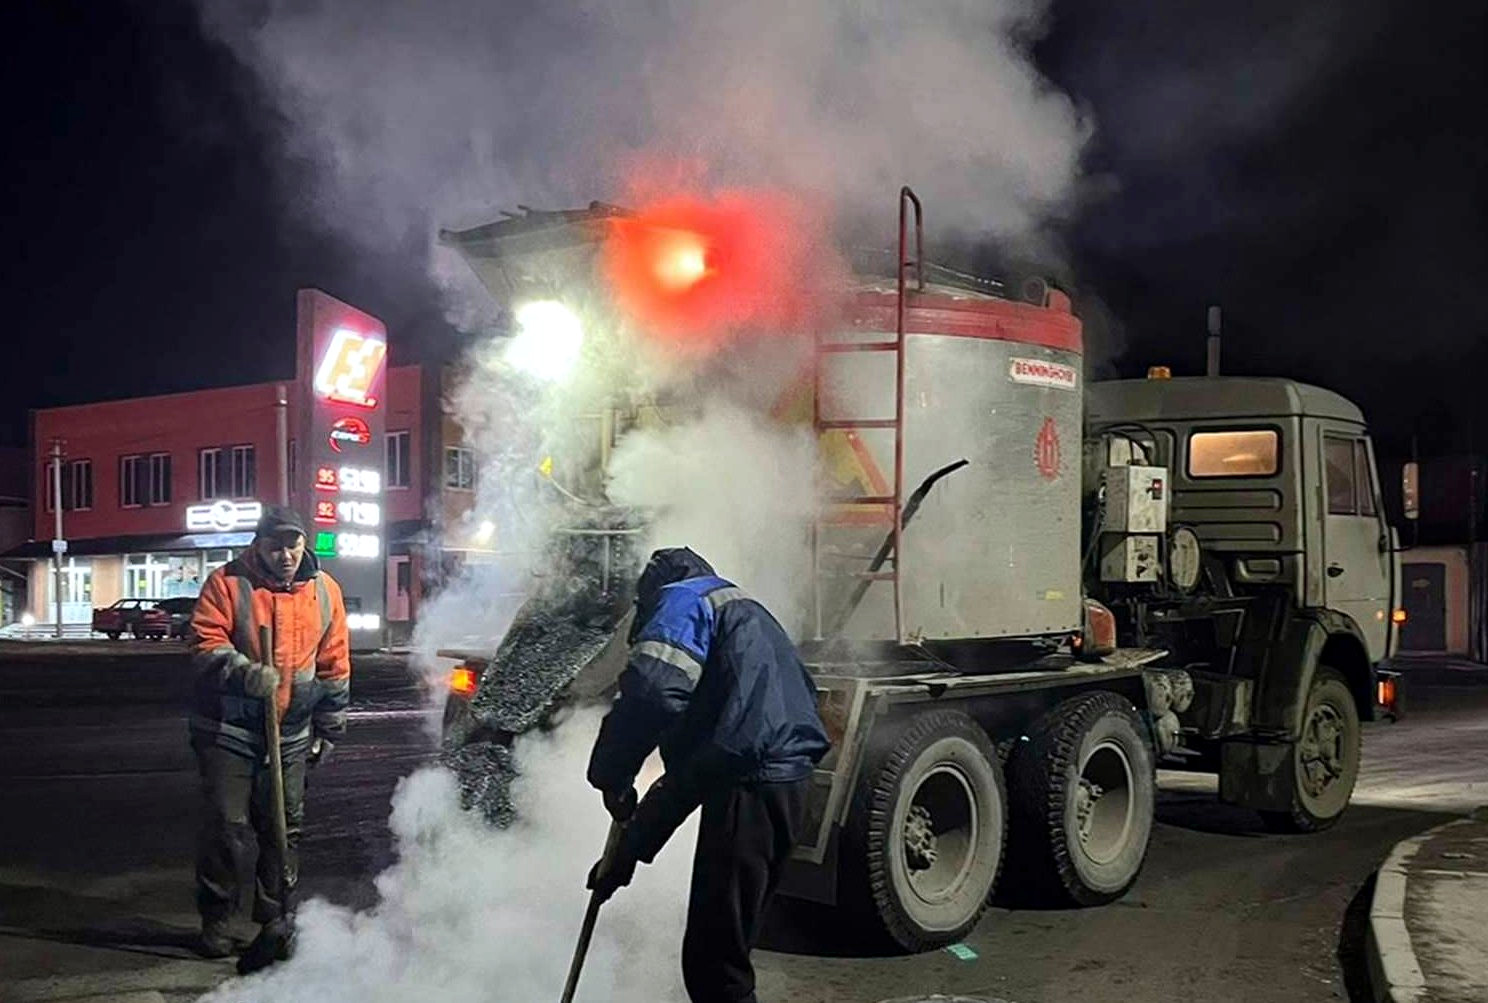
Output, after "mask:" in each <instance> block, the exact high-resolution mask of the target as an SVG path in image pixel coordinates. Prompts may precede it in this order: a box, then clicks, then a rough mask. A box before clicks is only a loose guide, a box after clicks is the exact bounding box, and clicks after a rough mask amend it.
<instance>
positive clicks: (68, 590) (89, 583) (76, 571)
mask: <svg viewBox="0 0 1488 1003" xmlns="http://www.w3.org/2000/svg"><path fill="white" fill-rule="evenodd" d="M62 601H63V602H64V603H87V604H90V605H91V604H92V602H93V562H92V561H91V560H89V559H88V558H86V557H84V558H77V557H69V558H68V559H67V563H66V564H63V565H62Z"/></svg>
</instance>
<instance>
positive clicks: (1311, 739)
mask: <svg viewBox="0 0 1488 1003" xmlns="http://www.w3.org/2000/svg"><path fill="white" fill-rule="evenodd" d="M1361 732H1362V729H1361V728H1360V726H1359V710H1358V706H1357V705H1356V704H1355V703H1354V695H1353V693H1351V692H1350V691H1349V688H1348V683H1346V682H1344V679H1343V676H1342V674H1341V673H1339V672H1338V671H1337V670H1336V669H1332V668H1329V667H1328V666H1326V665H1319V666H1318V667H1317V671H1316V672H1315V673H1313V677H1312V686H1311V687H1310V688H1309V689H1308V691H1307V706H1306V707H1305V708H1303V711H1302V734H1301V735H1300V736H1298V739H1297V742H1296V744H1295V745H1293V747H1292V764H1291V765H1292V769H1291V780H1292V806H1291V808H1290V809H1288V810H1286V811H1263V812H1261V819H1262V820H1263V821H1264V822H1265V823H1266V827H1267V828H1268V829H1271V830H1273V831H1275V832H1320V831H1322V830H1323V829H1326V828H1328V827H1329V826H1331V825H1332V824H1333V823H1334V822H1337V821H1338V819H1339V816H1341V815H1342V814H1343V810H1344V809H1345V808H1347V807H1348V803H1349V798H1351V797H1352V796H1353V793H1354V783H1355V782H1356V781H1357V780H1358V779H1359V739H1360V735H1361Z"/></svg>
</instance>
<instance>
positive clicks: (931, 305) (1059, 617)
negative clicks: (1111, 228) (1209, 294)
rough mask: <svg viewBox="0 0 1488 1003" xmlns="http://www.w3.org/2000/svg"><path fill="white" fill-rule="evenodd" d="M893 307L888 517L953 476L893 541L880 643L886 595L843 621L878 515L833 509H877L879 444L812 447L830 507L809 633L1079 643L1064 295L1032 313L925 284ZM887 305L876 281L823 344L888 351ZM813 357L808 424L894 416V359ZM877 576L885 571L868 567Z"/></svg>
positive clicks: (867, 435)
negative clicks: (1058, 637) (898, 446)
mask: <svg viewBox="0 0 1488 1003" xmlns="http://www.w3.org/2000/svg"><path fill="white" fill-rule="evenodd" d="M907 296H908V300H907V306H906V311H905V313H906V319H905V330H906V332H907V334H906V346H905V357H904V366H905V379H904V419H903V426H902V428H903V436H904V461H903V462H904V476H903V481H902V486H901V491H900V499H899V500H900V504H901V505H904V504H906V503H907V502H908V501H909V499H910V496H911V495H912V494H913V493H914V492H915V489H916V488H917V487H919V486H920V485H921V483H922V482H923V481H924V480H925V479H926V478H927V477H929V476H930V475H932V474H933V473H934V472H935V471H937V470H940V469H942V468H944V467H946V466H947V465H950V464H954V463H956V462H957V461H959V460H962V459H964V460H966V461H967V463H966V465H965V466H963V467H960V468H959V469H957V470H955V471H954V472H952V473H950V474H948V475H946V476H945V477H944V478H943V479H941V480H939V481H938V482H936V483H935V485H934V486H933V487H932V488H931V489H930V490H929V492H928V493H927V494H926V496H925V498H924V501H923V503H922V504H921V505H920V507H919V509H918V511H917V512H916V513H915V514H914V516H913V518H912V519H911V520H910V521H909V522H908V524H907V526H906V528H905V530H904V533H903V545H904V555H903V561H902V562H901V566H900V588H901V594H902V599H901V602H902V605H903V623H902V628H903V629H902V631H901V632H900V635H899V636H897V637H896V631H895V617H894V591H893V589H894V585H893V583H892V582H890V581H879V580H870V583H869V584H868V585H867V591H866V593H864V594H863V596H862V599H861V601H860V602H859V603H858V604H857V605H856V607H853V606H852V602H851V598H852V595H853V592H854V587H855V586H857V585H859V584H860V583H861V582H863V581H864V579H863V577H862V575H863V573H864V572H867V571H868V570H869V567H870V565H871V562H872V559H873V557H874V555H875V554H876V553H877V552H878V550H879V548H880V546H881V545H882V544H883V542H884V539H885V536H886V534H888V533H890V532H891V531H892V515H891V513H892V509H891V508H890V507H889V506H887V505H876V504H869V503H853V502H850V501H847V500H846V499H848V498H852V497H862V496H874V495H888V494H892V492H893V486H894V440H895V432H896V430H895V429H894V428H856V429H848V428H841V429H830V430H827V431H825V432H823V433H822V457H823V471H822V482H823V484H822V487H823V490H824V491H825V492H826V493H827V496H828V497H829V498H834V499H836V502H835V503H833V504H831V505H829V506H828V507H827V508H826V510H825V518H824V520H823V525H822V528H821V530H820V546H819V555H820V557H819V567H820V575H819V578H818V580H819V582H820V583H821V586H820V603H819V608H820V623H821V631H820V633H819V635H818V636H841V637H845V638H848V639H853V640H900V641H915V640H919V639H924V640H940V639H962V638H965V639H974V638H1004V637H1026V636H1032V635H1046V634H1061V633H1067V632H1070V631H1074V630H1078V629H1079V626H1080V608H1081V607H1080V552H1079V550H1080V484H1081V441H1082V424H1081V422H1082V418H1081V416H1082V407H1081V399H1082V396H1083V391H1084V386H1083V384H1084V374H1083V371H1082V343H1081V330H1080V322H1079V321H1078V320H1077V319H1076V318H1075V317H1074V316H1073V315H1072V314H1071V312H1070V306H1069V300H1068V298H1067V297H1066V296H1064V294H1062V293H1060V292H1058V291H1056V290H1051V291H1050V292H1049V293H1048V299H1047V301H1046V304H1045V305H1042V306H1037V305H1030V304H1027V303H1020V302H1014V301H1011V300H1007V299H1001V298H998V297H994V296H991V295H985V294H980V293H975V292H967V291H963V290H960V289H955V288H951V287H942V286H933V285H932V286H928V287H927V288H926V289H925V291H924V292H920V293H908V294H907ZM895 308H896V295H895V290H894V287H893V285H892V284H865V285H862V286H860V287H859V288H857V289H856V290H855V291H854V293H853V294H852V295H851V296H850V297H849V300H848V304H847V306H846V309H845V314H844V320H843V323H842V324H841V325H840V327H839V328H838V330H837V332H836V333H835V334H834V335H832V336H831V337H830V338H829V339H828V340H830V341H834V342H838V343H855V342H859V343H861V342H874V341H893V340H894V336H895V335H894V332H895V329H896V319H895ZM821 359H822V362H821V367H822V373H821V392H820V395H819V396H820V399H819V408H820V411H821V418H822V419H823V420H828V421H830V420H839V421H854V420H861V419H884V418H892V417H893V416H894V400H895V362H896V353H894V352H892V351H874V352H845V353H830V354H825V355H823V356H821ZM892 568H893V562H892V561H890V562H889V563H887V564H885V565H884V567H883V568H882V570H883V571H889V570H892ZM849 610H851V612H850V615H849V613H848V611H849ZM844 617H845V622H842V621H843V618H844ZM834 628H836V629H834Z"/></svg>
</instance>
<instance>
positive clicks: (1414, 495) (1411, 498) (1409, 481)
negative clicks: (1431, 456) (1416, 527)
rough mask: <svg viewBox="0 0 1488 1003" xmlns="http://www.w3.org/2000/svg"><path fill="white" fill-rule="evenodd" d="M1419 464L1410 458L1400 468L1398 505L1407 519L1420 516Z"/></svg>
mask: <svg viewBox="0 0 1488 1003" xmlns="http://www.w3.org/2000/svg"><path fill="white" fill-rule="evenodd" d="M1420 489H1421V465H1420V464H1419V463H1417V462H1416V461H1415V460H1411V461H1410V462H1409V463H1407V464H1405V465H1404V466H1402V467H1401V468H1400V505H1401V508H1402V509H1404V511H1405V517H1406V518H1407V519H1412V520H1414V519H1419V518H1420V517H1421V490H1420Z"/></svg>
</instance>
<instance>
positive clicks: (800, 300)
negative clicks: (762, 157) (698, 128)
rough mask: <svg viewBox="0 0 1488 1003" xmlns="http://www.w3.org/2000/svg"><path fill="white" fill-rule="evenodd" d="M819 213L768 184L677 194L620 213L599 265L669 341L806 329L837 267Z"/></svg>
mask: <svg viewBox="0 0 1488 1003" xmlns="http://www.w3.org/2000/svg"><path fill="white" fill-rule="evenodd" d="M825 234H826V227H825V226H824V224H823V222H822V220H821V219H820V218H819V217H818V216H817V215H816V214H814V213H812V212H811V211H809V210H808V209H807V208H806V207H805V206H803V205H802V204H800V203H798V202H795V201H793V200H792V199H789V198H787V197H785V196H783V195H780V194H777V193H773V192H758V191H753V192H751V191H732V192H725V193H722V194H720V195H718V196H716V197H714V198H710V199H704V198H699V197H696V196H675V197H672V198H670V199H666V200H663V201H661V202H658V203H656V204H654V205H651V206H649V207H647V208H645V209H642V210H641V211H639V212H638V213H636V214H635V215H634V216H628V217H624V218H621V219H616V220H615V221H614V223H613V224H612V229H611V233H610V239H609V240H607V241H606V242H605V245H604V251H603V253H604V273H605V278H606V279H607V280H608V282H609V284H610V287H611V289H612V290H613V291H614V294H615V299H616V302H617V303H618V304H619V306H620V308H621V310H622V311H623V312H624V313H626V314H627V315H628V316H629V317H630V319H631V320H633V321H634V322H635V323H636V324H637V325H638V326H639V327H640V329H641V330H642V331H644V332H645V333H647V334H650V335H652V336H654V337H657V338H660V339H662V340H664V341H666V342H667V343H668V344H669V345H671V346H674V347H684V348H704V349H706V348H710V347H713V346H716V345H717V344H718V343H720V342H721V341H722V340H724V339H725V338H727V337H729V336H731V335H733V334H735V333H737V332H740V331H749V332H764V333H770V334H775V335H782V334H790V333H798V332H802V331H805V330H807V329H809V326H810V325H811V324H812V323H813V322H814V321H815V319H816V317H817V315H818V311H820V310H821V309H822V308H823V306H824V304H823V303H822V302H821V299H820V296H819V293H820V290H821V289H823V288H829V287H830V286H831V285H832V284H833V282H834V280H835V279H837V278H838V275H837V274H836V273H837V271H838V270H839V265H838V259H837V257H836V256H835V253H834V252H833V251H832V250H831V249H830V246H831V245H830V241H828V240H827V239H826V238H825Z"/></svg>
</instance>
